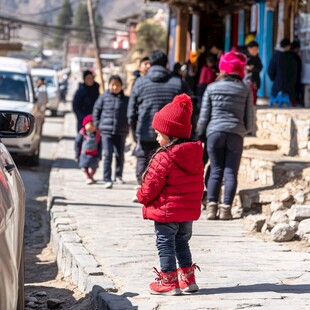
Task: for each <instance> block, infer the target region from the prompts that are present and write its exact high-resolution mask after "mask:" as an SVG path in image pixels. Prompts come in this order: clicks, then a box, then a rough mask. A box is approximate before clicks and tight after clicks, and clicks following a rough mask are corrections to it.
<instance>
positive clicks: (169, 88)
mask: <svg viewBox="0 0 310 310" xmlns="http://www.w3.org/2000/svg"><path fill="white" fill-rule="evenodd" d="M167 62H168V58H167V56H166V54H165V53H163V52H161V51H154V52H152V53H151V55H150V65H151V68H150V69H149V70H148V72H147V74H146V75H145V76H143V77H140V78H139V79H137V81H136V83H135V85H134V87H133V89H132V91H131V95H130V99H129V105H128V112H127V117H128V123H129V125H130V126H131V129H132V131H133V135H134V137H135V139H136V142H137V146H136V148H135V151H134V155H135V156H136V157H137V165H136V177H137V180H138V183H139V184H141V179H142V174H143V172H144V170H145V168H146V167H147V164H148V159H149V157H150V155H151V153H152V152H153V151H154V150H155V149H157V147H158V143H157V142H156V133H155V131H154V129H153V128H152V119H153V117H154V115H155V113H156V112H158V111H159V110H160V109H161V108H162V107H164V106H165V105H166V104H167V103H169V102H171V101H172V99H173V98H174V97H175V96H176V95H179V94H181V93H186V94H189V95H191V91H190V90H189V88H188V86H187V84H186V83H184V82H183V81H182V79H180V78H179V77H176V76H173V75H172V74H171V72H170V71H169V70H168V69H166V66H167Z"/></svg>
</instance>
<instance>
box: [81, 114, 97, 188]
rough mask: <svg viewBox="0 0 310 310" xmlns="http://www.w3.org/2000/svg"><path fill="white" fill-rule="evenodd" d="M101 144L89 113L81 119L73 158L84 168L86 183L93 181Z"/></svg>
mask: <svg viewBox="0 0 310 310" xmlns="http://www.w3.org/2000/svg"><path fill="white" fill-rule="evenodd" d="M101 153H102V144H101V137H100V132H99V131H98V129H97V128H96V127H95V125H94V123H93V118H92V116H91V115H87V116H86V117H85V118H84V119H83V121H82V128H81V130H80V131H79V133H78V135H77V137H76V139H75V159H76V161H78V163H79V167H80V168H82V169H83V170H84V173H85V175H86V184H92V183H94V182H95V180H94V175H95V173H96V170H97V168H98V162H99V160H100V159H101Z"/></svg>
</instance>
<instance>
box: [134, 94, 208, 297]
mask: <svg viewBox="0 0 310 310" xmlns="http://www.w3.org/2000/svg"><path fill="white" fill-rule="evenodd" d="M192 111H193V106H192V102H191V99H190V97H189V96H188V95H186V94H181V95H178V96H176V97H175V98H174V99H173V101H172V102H171V103H169V104H167V105H166V106H165V107H163V108H162V109H161V110H160V111H159V112H157V113H156V114H155V116H154V118H153V121H152V127H153V128H154V129H155V131H156V134H157V139H156V140H157V142H158V143H159V145H160V147H159V148H158V149H157V150H156V152H155V154H154V155H153V156H152V158H151V160H150V163H149V165H148V167H147V169H146V171H145V172H144V174H143V178H142V184H141V188H140V189H139V190H138V193H137V197H138V200H139V202H140V203H142V204H143V217H144V219H149V220H153V221H154V225H155V233H156V246H157V248H158V252H159V259H160V268H161V271H158V270H157V269H156V268H154V271H155V273H156V274H157V275H158V278H157V279H156V281H155V282H152V283H150V285H149V288H150V291H151V294H162V295H178V294H180V293H181V292H182V291H183V292H195V291H197V290H198V289H199V288H198V285H197V284H196V280H195V274H194V272H195V269H196V268H197V265H196V264H193V262H192V255H191V251H190V248H189V240H190V239H191V236H192V227H193V221H196V220H198V219H199V217H200V213H201V198H202V193H203V162H202V154H203V149H202V145H201V142H200V141H192V140H190V139H189V138H190V135H191V129H192V125H191V114H192ZM176 261H178V265H179V268H177V265H176Z"/></svg>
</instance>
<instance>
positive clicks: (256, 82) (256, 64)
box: [245, 41, 263, 105]
mask: <svg viewBox="0 0 310 310" xmlns="http://www.w3.org/2000/svg"><path fill="white" fill-rule="evenodd" d="M258 47H259V46H258V43H257V42H256V41H252V42H250V43H249V44H248V46H247V52H248V54H247V62H246V66H245V69H246V73H247V74H246V78H245V79H246V81H247V83H248V85H249V87H250V89H251V91H252V94H253V103H254V105H256V100H257V90H258V89H259V88H260V76H259V73H260V72H261V70H262V69H263V65H262V62H261V60H260V58H259V55H258Z"/></svg>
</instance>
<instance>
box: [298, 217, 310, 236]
mask: <svg viewBox="0 0 310 310" xmlns="http://www.w3.org/2000/svg"><path fill="white" fill-rule="evenodd" d="M296 234H297V235H298V236H300V237H303V235H305V234H310V219H307V220H303V221H301V222H300V223H299V226H298V230H297V233H296Z"/></svg>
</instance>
